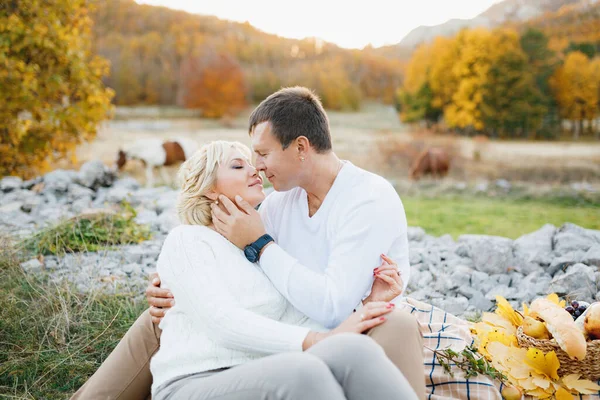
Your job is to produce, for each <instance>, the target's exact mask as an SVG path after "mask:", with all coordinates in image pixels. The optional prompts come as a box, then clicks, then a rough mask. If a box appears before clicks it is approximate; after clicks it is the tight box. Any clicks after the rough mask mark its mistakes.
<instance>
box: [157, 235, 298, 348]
mask: <svg viewBox="0 0 600 400" xmlns="http://www.w3.org/2000/svg"><path fill="white" fill-rule="evenodd" d="M174 239H175V241H176V243H171V244H175V246H174V248H172V249H171V250H172V252H171V253H170V256H169V261H168V262H167V263H164V264H163V268H164V269H165V271H159V274H160V275H161V276H163V272H164V275H165V276H167V277H168V276H170V277H171V282H168V285H169V286H170V287H171V290H172V292H173V295H174V297H175V298H176V299H177V304H176V307H180V308H181V309H182V311H183V312H185V313H186V314H187V315H188V316H189V317H190V318H191V319H192V323H193V324H194V325H197V326H198V327H201V328H202V330H203V331H205V332H207V334H208V335H209V337H210V338H211V339H213V340H214V341H216V342H218V343H219V344H221V345H223V346H225V347H228V348H231V349H237V350H244V351H252V352H260V353H265V354H274V353H280V352H286V351H302V343H303V341H304V339H305V338H306V335H307V334H308V332H309V329H308V328H302V327H298V326H294V325H288V324H284V323H281V322H278V321H275V320H272V319H269V318H266V317H263V316H261V315H258V314H255V313H253V312H251V311H249V310H246V309H244V308H242V307H240V306H239V305H237V303H236V302H235V301H234V299H233V296H232V295H231V294H230V291H229V290H228V288H227V287H226V286H227V281H228V279H230V277H228V266H227V265H217V263H216V258H215V254H214V252H213V249H212V248H211V246H210V245H209V244H208V243H207V242H205V241H202V240H199V239H198V238H195V237H193V236H189V235H186V234H185V233H183V232H180V233H179V235H177V237H176V238H174ZM173 252H174V253H173Z"/></svg>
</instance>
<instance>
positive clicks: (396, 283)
mask: <svg viewBox="0 0 600 400" xmlns="http://www.w3.org/2000/svg"><path fill="white" fill-rule="evenodd" d="M381 259H382V260H383V264H381V265H380V266H379V267H377V268H375V269H374V270H373V276H374V277H375V280H374V281H373V287H372V288H371V294H370V295H369V296H368V297H367V298H366V299H365V300H364V303H365V304H367V303H369V302H372V301H392V300H393V299H395V298H396V297H398V296H399V295H401V294H402V289H403V288H404V282H403V281H402V277H401V276H400V271H398V265H397V264H396V263H395V262H394V261H392V260H391V259H390V258H389V257H388V256H386V255H385V254H382V255H381Z"/></svg>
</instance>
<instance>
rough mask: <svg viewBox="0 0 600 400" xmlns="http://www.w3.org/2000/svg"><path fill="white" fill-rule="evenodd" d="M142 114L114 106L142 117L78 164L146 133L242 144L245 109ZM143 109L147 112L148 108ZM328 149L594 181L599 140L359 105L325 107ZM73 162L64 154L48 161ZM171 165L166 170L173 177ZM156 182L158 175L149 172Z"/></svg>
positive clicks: (465, 172) (459, 168)
mask: <svg viewBox="0 0 600 400" xmlns="http://www.w3.org/2000/svg"><path fill="white" fill-rule="evenodd" d="M143 111H144V113H141V114H140V113H139V112H138V111H136V112H135V113H134V112H127V110H124V112H121V114H120V115H121V116H127V115H137V116H142V118H132V119H119V120H116V121H112V122H109V123H107V124H105V126H104V127H103V128H102V129H101V131H100V132H99V134H98V137H97V138H96V140H94V141H93V142H92V143H87V144H83V145H81V146H80V147H79V148H78V150H77V158H78V160H79V163H78V164H81V163H82V162H85V161H88V160H90V159H100V160H102V161H104V162H105V163H106V164H109V165H110V164H112V163H114V161H115V157H116V153H117V150H118V149H119V148H120V147H122V146H123V145H124V144H126V143H130V142H132V141H135V140H144V139H147V138H162V139H168V138H175V137H178V136H183V137H186V138H189V139H193V140H195V141H197V142H198V143H199V144H202V143H206V142H209V141H212V140H216V139H222V140H237V141H240V142H242V143H245V144H247V145H249V144H250V138H249V137H248V132H247V118H248V115H249V113H250V111H251V109H248V110H246V111H245V112H244V113H242V114H241V115H240V116H237V117H236V118H224V119H222V120H206V119H194V118H189V117H185V115H183V116H184V117H181V116H180V115H179V114H177V116H178V118H165V116H169V115H171V114H172V113H171V114H170V113H166V112H158V111H156V117H152V116H151V111H152V110H150V111H149V110H145V109H144V110H143ZM149 113H150V114H149ZM328 115H329V120H330V125H331V131H332V138H333V144H334V149H335V152H336V153H337V154H338V155H339V156H340V157H342V158H344V159H347V160H350V161H352V162H353V163H354V164H356V165H358V166H361V167H363V168H366V169H369V170H372V171H375V172H378V173H381V174H383V175H385V176H386V177H388V178H390V179H396V178H402V177H406V176H407V172H408V169H409V166H410V163H411V161H412V160H413V159H414V157H416V155H417V154H418V153H419V151H421V150H423V149H424V148H425V147H426V146H441V147H444V148H446V149H448V150H449V151H451V152H452V154H453V161H452V166H451V169H450V176H451V177H454V178H456V179H468V180H473V179H478V178H488V179H493V178H498V177H503V178H506V179H518V180H525V181H527V180H532V181H534V182H539V181H542V182H548V181H556V182H566V181H571V180H577V181H580V180H592V181H598V180H600V143H598V142H586V143H577V142H543V141H535V142H526V141H492V140H487V139H486V138H483V137H477V136H475V137H473V138H468V137H458V136H454V135H448V134H446V133H443V132H441V131H436V130H427V129H424V128H419V127H413V126H408V125H404V124H401V123H400V122H399V120H398V117H397V115H396V112H395V110H394V109H393V108H392V107H388V106H383V105H379V104H367V105H366V106H365V107H364V108H363V109H362V110H361V111H359V112H353V113H344V112H336V111H329V112H328ZM56 167H61V168H71V167H75V168H77V167H78V165H70V164H69V161H67V160H65V161H63V162H61V163H59V164H57V165H56ZM176 169H177V167H171V168H169V169H168V173H169V175H170V176H173V177H174V176H175V172H176ZM124 174H125V175H129V176H133V177H135V178H136V179H139V180H140V181H141V182H144V174H143V169H142V168H141V164H136V163H132V164H131V165H129V166H128V167H127V168H126V170H125V172H124ZM155 178H157V181H158V183H162V182H160V176H159V174H158V173H157V174H155Z"/></svg>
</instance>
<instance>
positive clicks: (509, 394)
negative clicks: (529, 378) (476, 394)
mask: <svg viewBox="0 0 600 400" xmlns="http://www.w3.org/2000/svg"><path fill="white" fill-rule="evenodd" d="M501 394H502V398H503V399H504V400H521V397H523V393H521V391H520V390H519V388H517V387H515V386H504V387H503V388H502V393H501Z"/></svg>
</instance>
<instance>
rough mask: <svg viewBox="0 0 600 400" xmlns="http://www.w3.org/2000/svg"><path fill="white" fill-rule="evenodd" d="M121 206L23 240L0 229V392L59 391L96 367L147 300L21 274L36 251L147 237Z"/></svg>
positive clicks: (57, 395) (48, 395) (36, 395)
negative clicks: (16, 240)
mask: <svg viewBox="0 0 600 400" xmlns="http://www.w3.org/2000/svg"><path fill="white" fill-rule="evenodd" d="M123 207H124V208H123V209H122V212H119V213H115V214H95V215H88V216H81V217H78V218H72V219H69V220H66V221H62V222H60V223H58V224H57V225H56V226H54V227H51V228H48V229H46V230H43V231H41V232H39V233H37V234H35V235H34V236H32V237H30V238H28V239H25V240H24V241H23V242H21V243H14V241H12V240H11V239H10V238H7V237H0V249H2V252H1V253H0V274H1V276H2V279H1V280H0V293H2V300H3V301H2V307H0V398H19V399H42V398H43V399H64V398H68V397H70V395H71V394H72V393H73V392H74V391H75V390H77V389H78V388H79V387H80V386H81V385H82V384H83V383H84V382H85V381H86V379H87V378H88V377H89V376H90V375H92V374H93V373H94V371H95V370H96V369H97V368H98V367H99V366H100V364H101V363H102V361H103V360H104V359H105V358H106V357H107V356H108V354H109V353H110V352H111V351H112V349H113V348H114V347H115V346H116V344H117V343H118V341H119V340H120V339H121V337H122V336H123V335H124V334H125V332H126V331H127V329H128V328H129V327H130V326H131V324H132V323H133V321H135V319H136V318H137V317H138V316H139V315H140V313H141V312H142V311H143V309H144V308H145V307H146V305H145V302H143V301H139V300H138V301H136V300H134V299H135V298H138V299H139V293H122V294H118V295H109V294H103V293H99V292H92V293H87V294H81V293H78V292H77V291H76V290H74V289H73V287H72V286H71V285H70V284H68V283H62V284H56V283H53V282H51V281H50V280H49V279H48V278H47V277H44V276H38V275H34V274H26V273H24V272H23V270H22V268H21V267H20V263H21V262H22V261H23V260H26V259H29V258H31V257H33V256H36V255H38V254H59V255H60V254H64V253H69V252H76V251H95V250H98V249H100V248H105V247H110V246H115V245H123V244H129V243H132V242H139V241H141V240H145V239H148V238H149V236H150V231H149V229H148V227H145V226H140V225H138V224H136V223H135V222H134V221H133V219H134V218H135V212H134V211H133V210H130V207H129V206H128V205H127V204H124V205H123Z"/></svg>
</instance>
